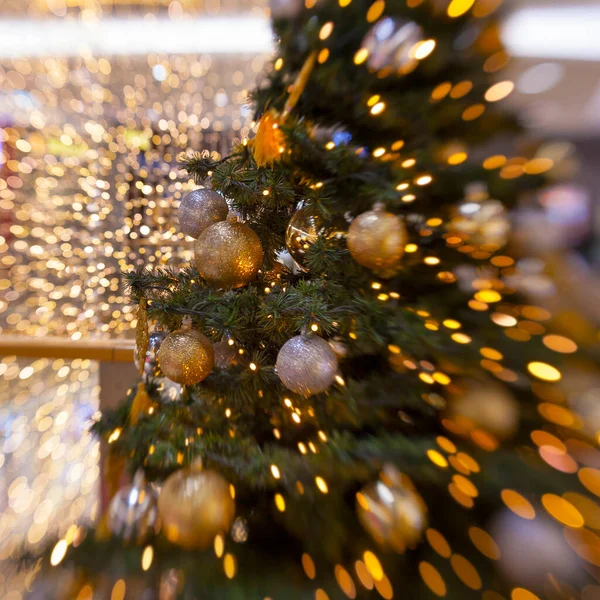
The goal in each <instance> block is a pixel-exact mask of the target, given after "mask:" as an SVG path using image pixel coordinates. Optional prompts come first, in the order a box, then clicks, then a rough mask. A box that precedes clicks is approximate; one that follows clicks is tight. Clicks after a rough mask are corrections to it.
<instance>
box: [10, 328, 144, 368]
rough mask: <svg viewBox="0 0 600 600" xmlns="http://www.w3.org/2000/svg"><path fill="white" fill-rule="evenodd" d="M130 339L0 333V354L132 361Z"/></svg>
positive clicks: (131, 343)
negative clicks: (71, 337) (39, 336)
mask: <svg viewBox="0 0 600 600" xmlns="http://www.w3.org/2000/svg"><path fill="white" fill-rule="evenodd" d="M133 346H134V341H133V340H127V339H104V340H103V339H98V340H95V339H84V340H77V341H75V340H71V339H69V338H64V337H43V338H36V337H31V336H26V335H10V334H9V335H0V356H7V355H10V356H17V357H20V356H23V357H28V358H70V359H74V358H87V359H89V360H98V361H102V362H125V363H131V362H133Z"/></svg>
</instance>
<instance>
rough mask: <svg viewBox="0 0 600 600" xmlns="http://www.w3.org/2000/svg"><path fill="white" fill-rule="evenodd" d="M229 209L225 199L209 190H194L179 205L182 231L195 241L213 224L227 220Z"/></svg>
mask: <svg viewBox="0 0 600 600" xmlns="http://www.w3.org/2000/svg"><path fill="white" fill-rule="evenodd" d="M228 212H229V207H228V206H227V202H226V201H225V198H223V196H221V194H219V193H218V192H215V191H214V190H209V189H201V190H193V191H191V192H189V193H188V194H186V195H185V196H184V197H183V198H182V200H181V203H180V204H179V210H178V212H177V215H178V217H179V225H180V227H181V231H183V233H185V235H189V236H190V237H193V238H194V239H197V238H198V236H199V235H200V234H201V233H202V232H203V231H204V230H205V229H206V228H207V227H208V226H209V225H212V224H213V223H218V222H219V221H224V220H225V219H226V218H227V213H228Z"/></svg>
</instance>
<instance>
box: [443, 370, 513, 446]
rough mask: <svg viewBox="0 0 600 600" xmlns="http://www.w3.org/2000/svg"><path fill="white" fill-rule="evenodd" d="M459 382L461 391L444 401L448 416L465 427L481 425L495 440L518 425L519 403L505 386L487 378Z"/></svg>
mask: <svg viewBox="0 0 600 600" xmlns="http://www.w3.org/2000/svg"><path fill="white" fill-rule="evenodd" d="M463 383H464V392H463V394H462V395H460V396H456V397H453V398H451V399H450V401H449V402H448V409H447V410H448V416H449V417H450V418H451V419H453V420H455V421H457V422H458V424H459V425H460V426H461V427H462V428H463V429H465V430H467V431H470V430H472V429H483V430H484V431H487V432H488V433H491V434H493V435H494V436H496V438H498V440H505V439H507V438H509V437H511V436H512V435H513V434H514V433H515V431H516V430H517V427H518V425H519V405H518V403H517V401H516V400H515V398H514V396H513V395H512V394H511V393H510V391H509V390H508V388H507V387H506V386H504V385H501V384H499V383H496V382H494V381H488V380H486V381H485V382H483V381H475V380H470V381H466V382H463Z"/></svg>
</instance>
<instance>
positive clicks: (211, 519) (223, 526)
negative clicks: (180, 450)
mask: <svg viewBox="0 0 600 600" xmlns="http://www.w3.org/2000/svg"><path fill="white" fill-rule="evenodd" d="M158 512H159V515H160V518H161V519H162V525H163V532H164V534H165V536H166V537H167V539H168V540H169V541H170V542H173V543H174V544H177V545H178V546H182V547H184V548H196V549H202V548H207V547H208V546H210V545H211V544H212V543H213V541H214V539H215V536H216V535H217V534H219V533H227V531H229V527H230V526H231V522H232V521H233V517H234V516H235V502H234V501H233V498H232V497H231V492H230V489H229V483H227V481H226V480H225V479H224V478H223V477H221V475H219V474H218V473H216V472H215V471H210V470H200V469H199V467H197V466H194V465H192V466H191V467H189V468H187V469H181V470H180V471H176V472H175V473H173V474H172V475H171V476H170V477H169V478H168V479H167V480H166V481H165V484H164V485H163V487H162V490H161V492H160V495H159V497H158Z"/></svg>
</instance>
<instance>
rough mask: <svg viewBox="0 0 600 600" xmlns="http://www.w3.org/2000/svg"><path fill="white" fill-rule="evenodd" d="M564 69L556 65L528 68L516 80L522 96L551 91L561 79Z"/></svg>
mask: <svg viewBox="0 0 600 600" xmlns="http://www.w3.org/2000/svg"><path fill="white" fill-rule="evenodd" d="M564 72H565V68H564V67H563V66H562V65H559V64H558V63H541V64H539V65H534V66H533V67H529V69H526V70H525V71H523V73H521V75H520V76H519V78H518V79H517V90H518V91H519V92H521V93H522V94H542V93H543V92H547V91H548V90H551V89H552V88H553V87H554V86H555V85H556V84H557V83H558V82H559V81H560V80H561V79H562V77H563V75H564Z"/></svg>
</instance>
